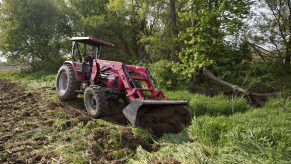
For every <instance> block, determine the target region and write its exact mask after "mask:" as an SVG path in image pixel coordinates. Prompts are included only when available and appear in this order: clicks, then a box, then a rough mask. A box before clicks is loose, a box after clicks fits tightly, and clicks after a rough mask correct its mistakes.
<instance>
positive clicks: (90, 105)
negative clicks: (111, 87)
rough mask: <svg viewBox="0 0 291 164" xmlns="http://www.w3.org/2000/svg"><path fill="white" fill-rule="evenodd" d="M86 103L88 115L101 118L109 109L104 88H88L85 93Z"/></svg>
mask: <svg viewBox="0 0 291 164" xmlns="http://www.w3.org/2000/svg"><path fill="white" fill-rule="evenodd" d="M84 103H85V106H86V110H87V112H88V114H89V115H90V116H91V117H93V118H100V117H101V116H103V114H104V112H105V111H106V110H107V109H108V102H107V97H106V94H105V91H104V89H103V88H93V87H88V88H87V89H86V90H85V93H84Z"/></svg>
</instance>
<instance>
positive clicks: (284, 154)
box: [0, 73, 291, 163]
mask: <svg viewBox="0 0 291 164" xmlns="http://www.w3.org/2000/svg"><path fill="white" fill-rule="evenodd" d="M0 78H6V79H10V80H12V81H17V82H19V83H20V84H21V85H24V86H26V87H27V88H34V89H38V88H43V87H48V88H52V87H53V86H54V78H55V75H54V74H46V73H34V74H21V73H12V74H11V73H0ZM49 92H50V93H49V94H44V96H47V97H54V98H49V101H52V102H55V103H56V102H58V100H57V98H55V96H54V93H53V92H54V91H53V90H50V91H49ZM166 95H167V96H168V97H169V98H171V99H187V100H189V110H190V111H191V113H192V115H193V120H192V124H191V125H190V126H189V127H187V128H185V129H184V130H183V131H182V132H181V133H179V134H165V135H164V136H163V137H161V138H159V139H153V138H152V137H151V136H149V134H148V133H147V132H146V131H144V130H140V129H136V128H132V127H129V126H121V125H116V124H114V123H111V122H106V121H102V120H93V121H89V122H88V123H86V124H85V125H84V123H83V122H79V123H78V122H76V126H73V127H72V128H66V127H67V124H66V123H67V120H66V118H62V117H61V118H56V119H54V120H53V122H54V127H55V128H54V129H49V128H48V129H42V130H44V131H45V130H48V131H49V132H42V131H41V130H40V132H34V131H32V132H31V135H32V136H34V135H38V134H42V135H48V136H49V142H50V144H49V145H48V147H47V149H49V150H50V151H52V152H54V154H57V156H58V157H62V159H64V160H65V161H70V162H79V163H81V162H84V161H89V160H90V159H91V158H90V155H86V150H87V149H88V147H90V149H91V148H93V149H94V150H96V152H97V153H98V152H99V153H100V158H103V156H106V154H110V158H113V159H114V160H121V161H127V162H129V163H157V162H165V163H168V162H173V163H174V162H177V161H179V162H182V163H290V161H291V130H290V127H291V103H290V101H289V100H287V99H286V98H280V96H278V97H276V98H273V99H270V100H268V101H267V103H266V104H265V106H264V107H262V108H259V109H254V108H252V107H250V106H249V105H248V104H247V103H246V101H245V100H244V99H243V98H241V97H237V98H233V99H228V98H226V97H224V96H222V95H218V96H214V97H207V96H203V95H199V94H191V93H189V92H186V91H175V92H174V91H167V92H166ZM59 108H62V107H58V109H59ZM63 112H64V111H63ZM63 112H60V113H59V115H60V116H62V115H65V113H63ZM71 122H73V121H71ZM124 132H126V134H131V133H132V135H130V137H125V136H127V135H126V134H125V133H124ZM100 134H102V135H100ZM32 136H29V135H28V137H32ZM84 136H85V137H84ZM96 136H97V139H96ZM34 137H35V136H34ZM98 137H99V138H98ZM140 138H143V139H144V140H146V141H148V140H154V141H151V142H152V143H155V144H154V145H159V148H158V149H156V150H155V151H149V149H148V148H147V145H142V143H143V142H139V143H138V144H141V145H142V146H137V148H136V149H135V147H133V148H132V147H130V145H131V144H132V142H133V140H136V139H140ZM97 141H98V142H97ZM100 143H104V144H103V145H102V146H101V147H100ZM153 147H155V146H153ZM150 149H155V148H150ZM102 151H103V152H106V153H105V154H104V153H102ZM72 156H74V158H72Z"/></svg>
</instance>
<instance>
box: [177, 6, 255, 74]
mask: <svg viewBox="0 0 291 164" xmlns="http://www.w3.org/2000/svg"><path fill="white" fill-rule="evenodd" d="M250 4H251V2H250V1H230V0H223V1H206V0H199V1H194V2H192V1H189V6H188V8H189V11H188V12H186V13H181V14H180V18H181V20H182V21H183V22H184V23H185V24H192V26H190V27H189V26H188V27H187V28H185V29H184V30H183V31H182V32H181V33H180V35H179V38H180V40H181V41H182V42H183V43H184V45H185V46H184V48H183V49H182V51H181V53H180V55H179V57H180V59H181V60H182V62H183V63H184V64H186V65H187V70H188V72H189V73H190V74H191V73H193V72H195V70H197V69H199V68H202V67H205V66H209V65H212V64H220V65H225V64H229V63H231V61H232V60H233V58H234V57H235V56H234V55H235V54H236V52H235V48H234V47H231V46H230V44H229V43H227V42H226V41H225V38H226V36H235V35H237V34H238V33H239V32H240V30H241V29H242V27H243V23H242V19H243V18H244V17H246V16H247V14H248V11H249V8H250Z"/></svg>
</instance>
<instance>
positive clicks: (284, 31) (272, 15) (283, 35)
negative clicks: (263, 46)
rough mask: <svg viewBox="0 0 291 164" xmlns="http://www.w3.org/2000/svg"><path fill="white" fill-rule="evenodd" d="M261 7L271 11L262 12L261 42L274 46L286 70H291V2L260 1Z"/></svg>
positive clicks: (288, 0)
mask: <svg viewBox="0 0 291 164" xmlns="http://www.w3.org/2000/svg"><path fill="white" fill-rule="evenodd" d="M260 2H261V7H264V8H266V9H269V12H262V13H261V18H263V20H264V21H260V22H259V24H260V31H261V32H262V33H263V36H262V37H261V38H260V41H261V42H264V43H271V44H273V45H274V47H275V49H276V51H277V53H278V54H279V55H280V56H282V57H283V58H284V68H285V70H286V71H288V70H289V69H290V61H291V37H290V34H291V1H290V0H260Z"/></svg>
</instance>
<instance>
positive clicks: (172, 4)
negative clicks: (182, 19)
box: [170, 0, 181, 61]
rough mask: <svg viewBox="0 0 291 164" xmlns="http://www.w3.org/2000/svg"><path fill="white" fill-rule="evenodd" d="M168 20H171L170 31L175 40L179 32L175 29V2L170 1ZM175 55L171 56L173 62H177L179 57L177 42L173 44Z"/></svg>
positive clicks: (173, 0)
mask: <svg viewBox="0 0 291 164" xmlns="http://www.w3.org/2000/svg"><path fill="white" fill-rule="evenodd" d="M170 18H171V29H172V35H173V36H174V38H175V39H176V38H177V37H178V34H179V31H178V27H177V12H176V4H175V0H170ZM174 49H175V51H176V52H175V53H174V54H175V55H174V56H173V58H174V60H175V61H179V57H178V55H177V53H178V52H179V51H180V49H181V48H180V44H179V42H176V44H175V47H174Z"/></svg>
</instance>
